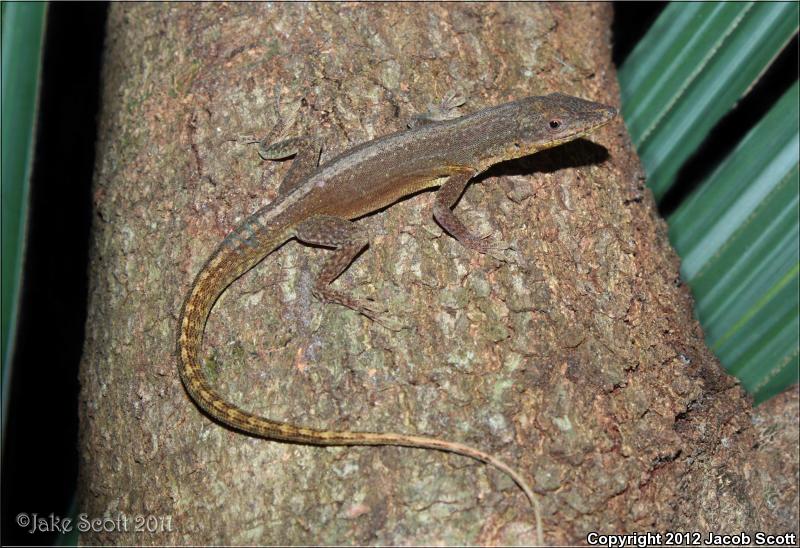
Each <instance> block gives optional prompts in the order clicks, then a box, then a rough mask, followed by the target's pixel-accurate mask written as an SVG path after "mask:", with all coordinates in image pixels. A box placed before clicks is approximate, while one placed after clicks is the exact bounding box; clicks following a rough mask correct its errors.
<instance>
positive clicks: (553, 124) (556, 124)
mask: <svg viewBox="0 0 800 548" xmlns="http://www.w3.org/2000/svg"><path fill="white" fill-rule="evenodd" d="M548 125H549V126H550V129H552V130H556V129H558V128H560V127H561V120H559V119H557V118H556V119H554V120H550V123H549V124H548Z"/></svg>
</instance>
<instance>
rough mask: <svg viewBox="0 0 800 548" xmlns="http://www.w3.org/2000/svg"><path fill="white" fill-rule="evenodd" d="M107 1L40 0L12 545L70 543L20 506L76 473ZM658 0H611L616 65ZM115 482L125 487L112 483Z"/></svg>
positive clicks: (12, 466) (736, 124)
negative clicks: (25, 522)
mask: <svg viewBox="0 0 800 548" xmlns="http://www.w3.org/2000/svg"><path fill="white" fill-rule="evenodd" d="M107 7H108V6H107V4H105V3H85V4H84V3H74V4H73V3H69V4H67V3H51V4H50V5H49V8H48V10H49V11H48V16H47V31H46V36H45V47H44V65H43V70H42V87H41V95H40V105H39V120H38V131H37V136H38V138H37V142H36V151H35V160H34V169H33V180H32V184H31V195H30V212H29V226H28V239H27V255H26V258H25V266H24V272H23V280H24V282H23V289H22V302H21V307H20V310H21V313H20V318H19V326H18V332H17V340H16V348H15V354H14V357H13V376H12V377H11V381H10V383H11V384H10V391H9V394H10V395H9V402H8V404H9V406H8V417H5V418H6V420H7V431H6V433H5V439H4V440H3V448H2V449H3V460H2V500H1V501H0V502H1V503H2V523H1V525H2V537H0V541H1V542H2V544H4V545H8V544H53V543H64V542H65V541H66V542H74V541H75V537H68V538H65V537H64V536H61V535H59V534H58V533H57V532H49V533H28V532H27V528H21V527H19V526H18V525H17V524H16V523H15V519H16V516H17V514H19V513H21V512H24V513H26V514H28V515H32V514H33V513H37V514H39V516H40V517H45V518H49V516H50V514H53V515H54V516H56V517H62V518H64V517H69V516H70V514H71V512H73V511H74V504H75V500H74V496H75V492H76V486H77V472H78V438H77V435H78V415H77V403H78V392H79V386H78V363H79V360H80V356H81V351H82V348H83V339H84V323H85V321H86V299H87V277H86V270H87V258H88V248H89V237H90V235H89V229H90V226H91V220H92V216H93V215H94V212H93V211H92V200H91V182H92V173H93V169H94V161H95V156H94V144H95V140H96V138H97V134H96V122H97V117H98V114H99V106H100V105H99V93H100V70H101V55H102V49H103V41H104V38H105V23H106V14H107ZM663 7H664V3H662V2H658V3H628V2H618V3H615V5H614V9H615V21H614V26H613V31H614V41H615V45H614V61H615V63H616V64H617V65H618V66H619V65H621V64H622V62H623V61H624V60H625V58H626V56H627V55H628V54H629V53H630V51H631V49H632V48H633V46H634V45H635V44H636V42H637V41H638V40H639V39H640V38H641V37H642V36H643V35H644V34H645V32H646V31H647V29H648V28H649V26H650V24H651V23H652V22H653V21H654V20H655V18H656V17H657V16H658V14H659V12H660V11H661V10H662V9H663ZM797 51H798V47H797V37H795V39H794V40H793V41H792V43H791V44H790V45H789V46H788V47H787V48H786V49H785V50H784V52H783V53H782V54H781V55H780V57H779V58H778V59H777V60H776V62H775V63H774V64H773V65H772V67H771V68H770V69H769V71H768V72H767V73H766V74H765V76H764V77H763V78H762V80H761V81H760V82H759V83H758V84H757V85H756V86H755V88H753V90H752V91H751V92H750V93H749V94H748V95H747V96H746V97H745V98H744V99H743V100H742V101H741V102H740V104H739V105H738V106H737V108H736V109H735V110H734V111H733V112H731V113H729V114H728V115H727V116H726V117H725V118H724V119H723V120H721V121H720V123H719V124H718V125H717V127H716V128H715V129H714V131H713V132H712V134H711V135H710V137H709V138H708V139H707V141H706V143H705V144H704V146H703V147H702V149H701V150H700V151H699V152H698V153H697V154H696V155H695V157H694V158H692V159H691V160H690V161H689V163H688V165H687V166H686V168H685V169H684V170H683V171H682V172H681V173H680V175H679V177H678V182H677V184H676V185H675V188H674V189H673V190H672V191H670V193H669V194H667V195H666V196H665V198H664V200H663V201H662V204H661V209H662V213H665V214H666V213H669V212H670V211H671V210H672V209H674V208H675V206H676V205H677V204H678V203H679V202H680V200H681V199H682V198H683V197H684V196H685V195H686V194H687V193H689V192H690V191H691V190H692V188H694V186H695V185H696V184H697V183H698V182H700V181H701V180H702V179H703V178H704V177H705V176H706V175H707V174H708V171H709V170H710V169H712V168H713V167H714V165H715V164H716V163H717V162H718V161H719V160H720V159H722V158H723V157H724V156H725V155H726V154H727V153H728V152H730V151H731V150H732V149H733V147H734V146H735V144H736V143H737V142H738V141H739V140H740V139H741V137H742V136H743V135H744V134H745V133H746V132H747V131H748V130H749V129H750V128H751V127H752V126H753V125H754V123H755V122H756V121H757V120H758V119H759V118H760V117H761V116H763V114H764V113H765V112H767V110H769V108H770V107H771V106H772V105H773V103H774V102H775V101H776V100H777V99H778V98H779V97H780V96H781V94H783V93H784V92H785V91H786V90H787V89H788V88H789V86H791V85H792V84H793V83H794V80H795V79H796V76H797V66H798V54H797ZM120 488H121V489H122V488H124V487H123V486H120Z"/></svg>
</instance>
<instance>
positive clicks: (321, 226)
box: [295, 215, 385, 321]
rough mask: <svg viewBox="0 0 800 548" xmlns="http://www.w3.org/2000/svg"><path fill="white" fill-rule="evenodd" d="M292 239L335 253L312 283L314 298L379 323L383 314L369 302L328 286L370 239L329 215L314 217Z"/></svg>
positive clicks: (364, 233)
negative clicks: (331, 249) (330, 248)
mask: <svg viewBox="0 0 800 548" xmlns="http://www.w3.org/2000/svg"><path fill="white" fill-rule="evenodd" d="M295 236H296V237H297V239H298V240H300V241H301V242H305V243H307V244H312V245H321V246H325V247H332V248H334V249H335V252H334V254H333V256H332V257H331V258H330V259H328V260H327V261H326V262H325V264H324V265H323V266H322V270H321V271H320V273H319V275H318V276H317V279H316V281H315V283H314V289H313V291H314V296H315V297H317V298H318V299H319V300H321V301H322V302H326V303H336V304H340V305H342V306H346V307H347V308H350V309H352V310H355V311H356V312H358V313H360V314H363V315H364V316H366V317H368V318H370V319H371V320H376V321H379V320H380V319H381V318H380V316H381V314H382V313H383V312H384V311H385V310H384V309H383V308H382V307H380V306H378V305H376V304H375V303H372V302H366V301H361V300H358V299H356V298H354V297H352V296H351V295H347V294H346V293H343V292H341V291H337V290H335V289H333V288H331V287H330V284H331V283H333V281H334V280H335V279H336V278H338V277H339V275H340V274H341V273H342V272H344V271H345V270H346V269H347V267H348V266H350V263H352V262H353V260H354V259H355V258H356V256H358V254H359V253H361V251H362V250H363V249H364V248H366V247H367V246H368V245H369V236H368V235H367V233H366V231H365V230H364V229H363V228H361V227H360V226H358V225H357V224H355V223H353V222H351V221H348V220H346V219H342V218H339V217H333V216H331V215H315V216H314V217H311V218H309V219H306V220H305V221H303V222H302V223H300V224H299V225H298V226H297V228H296V230H295Z"/></svg>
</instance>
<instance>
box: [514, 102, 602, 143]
mask: <svg viewBox="0 0 800 548" xmlns="http://www.w3.org/2000/svg"><path fill="white" fill-rule="evenodd" d="M519 104H520V107H521V109H522V110H521V112H520V116H519V118H518V120H519V126H518V138H519V140H520V143H519V147H520V148H521V149H522V151H524V152H525V153H527V154H530V153H532V152H535V151H538V150H543V149H545V148H550V147H554V146H557V145H560V144H562V143H566V142H567V141H572V140H573V139H577V138H578V137H581V136H583V135H586V134H587V133H589V132H590V131H592V130H594V129H596V128H598V127H600V126H602V125H604V124H606V123H607V122H609V121H610V120H612V119H613V118H614V117H615V116H616V115H617V109H615V108H614V107H610V106H608V105H603V104H601V103H594V102H592V101H586V100H584V99H579V98H578V97H572V96H571V95H564V94H563V93H551V94H550V95H543V96H540V97H528V98H527V99H523V100H522V101H520V103H519Z"/></svg>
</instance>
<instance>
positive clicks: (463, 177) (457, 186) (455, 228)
mask: <svg viewBox="0 0 800 548" xmlns="http://www.w3.org/2000/svg"><path fill="white" fill-rule="evenodd" d="M476 173H477V172H476V171H475V170H473V169H466V170H464V171H460V172H457V173H454V174H453V175H451V176H450V178H448V179H447V181H445V183H444V184H443V185H442V187H441V188H440V189H439V190H438V192H437V193H436V199H435V200H434V202H433V217H434V218H435V219H436V222H438V223H439V224H440V225H442V228H444V229H445V230H446V231H447V232H448V233H450V234H451V235H452V236H453V237H454V238H455V239H456V240H458V241H459V242H461V243H462V244H463V245H464V247H467V248H469V249H472V250H474V251H477V252H478V253H485V254H487V255H491V256H493V257H495V258H496V259H499V260H501V261H507V260H508V258H507V257H505V256H503V255H502V253H501V251H502V250H504V249H507V248H508V247H509V245H508V244H506V243H504V242H498V241H493V240H491V239H488V238H486V237H480V236H476V235H474V234H473V233H472V232H470V230H469V229H468V228H467V227H466V226H464V223H462V222H461V219H459V218H458V217H457V216H456V215H455V213H453V210H452V207H453V206H454V205H455V203H456V202H457V201H458V199H459V197H460V196H461V195H462V194H463V193H464V188H465V187H466V186H467V183H469V181H470V180H471V179H472V178H473V177H474V176H475V175H476Z"/></svg>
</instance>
